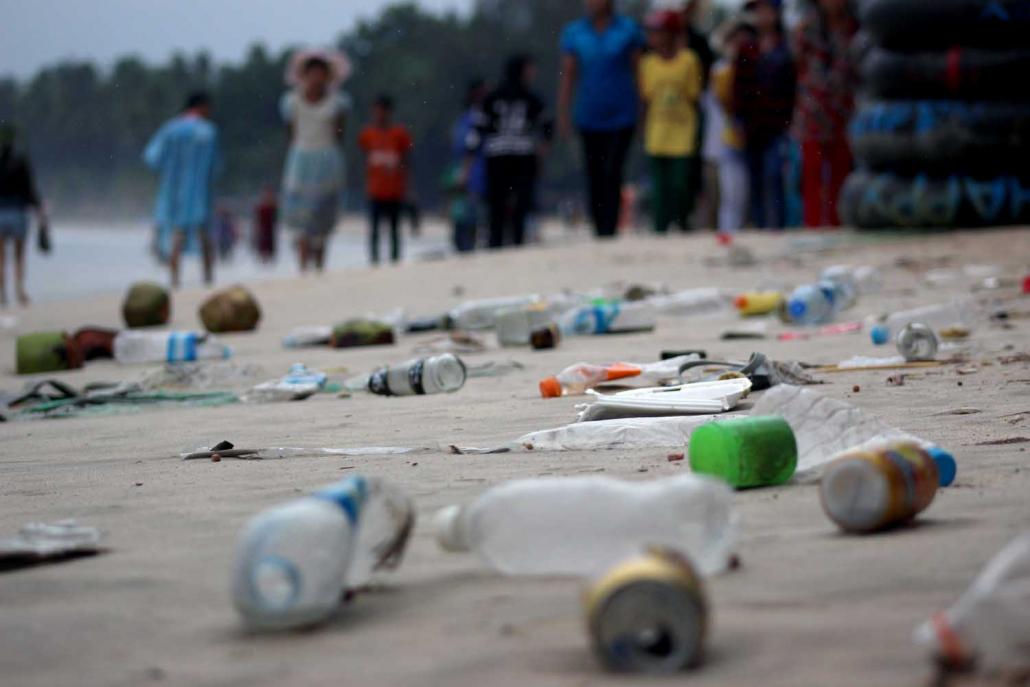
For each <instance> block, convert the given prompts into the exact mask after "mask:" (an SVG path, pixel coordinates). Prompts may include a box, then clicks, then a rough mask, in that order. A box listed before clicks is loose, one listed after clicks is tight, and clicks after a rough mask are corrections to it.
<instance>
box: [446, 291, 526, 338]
mask: <svg viewBox="0 0 1030 687" xmlns="http://www.w3.org/2000/svg"><path fill="white" fill-rule="evenodd" d="M543 304H544V299H543V298H542V297H540V296H538V295H527V296H508V297H502V298H484V299H480V300H474V301H467V302H465V303H462V304H461V305H459V306H458V307H456V308H454V309H453V310H451V311H450V312H449V313H447V324H448V325H449V327H448V328H449V329H460V330H464V331H475V330H480V329H493V327H494V326H495V325H496V321H497V314H498V313H499V312H501V311H503V310H506V309H510V308H519V307H527V306H532V305H543Z"/></svg>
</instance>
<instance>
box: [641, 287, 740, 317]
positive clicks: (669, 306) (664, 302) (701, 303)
mask: <svg viewBox="0 0 1030 687" xmlns="http://www.w3.org/2000/svg"><path fill="white" fill-rule="evenodd" d="M647 302H648V303H649V304H650V305H652V306H654V308H655V309H657V311H658V312H659V313H660V314H662V315H665V316H668V317H704V316H708V315H720V314H722V313H725V312H729V311H730V310H731V309H732V308H733V296H732V295H731V294H730V293H728V292H726V291H723V290H722V289H717V288H700V289H687V290H686V291H677V292H676V293H669V294H658V295H656V296H652V297H650V298H649V299H647Z"/></svg>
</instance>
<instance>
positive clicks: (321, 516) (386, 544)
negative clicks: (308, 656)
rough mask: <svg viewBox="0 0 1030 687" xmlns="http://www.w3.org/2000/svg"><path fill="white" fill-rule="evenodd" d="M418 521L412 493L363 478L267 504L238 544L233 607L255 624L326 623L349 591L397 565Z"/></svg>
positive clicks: (294, 625)
mask: <svg viewBox="0 0 1030 687" xmlns="http://www.w3.org/2000/svg"><path fill="white" fill-rule="evenodd" d="M414 524H415V509H414V506H413V504H412V502H411V500H410V499H409V498H408V497H407V496H405V495H404V494H403V493H402V492H400V491H399V490H398V489H396V488H394V487H393V486H391V485H389V484H388V483H386V482H383V481H380V480H378V479H369V478H364V477H352V478H349V479H346V480H344V481H342V482H339V483H337V484H335V485H333V486H331V487H328V488H326V489H323V490H321V491H318V492H315V493H314V494H312V495H311V496H308V497H305V498H302V499H298V500H296V501H292V502H290V503H286V504H283V505H281V506H277V507H275V508H271V509H269V510H267V511H264V512H263V513H260V514H258V515H257V516H255V517H254V518H252V519H251V521H250V522H249V523H248V524H247V525H246V527H245V528H244V530H243V532H242V534H241V535H240V539H239V543H238V545H237V548H236V561H235V563H234V564H233V572H232V597H233V602H234V604H235V606H236V610H237V611H238V612H239V613H240V616H241V617H242V618H243V621H244V623H245V624H246V625H247V626H248V627H249V628H251V629H255V630H284V629H292V628H301V627H307V626H312V625H317V624H320V623H322V622H325V621H326V620H328V619H330V618H331V617H333V616H334V615H335V614H336V613H337V611H338V610H339V609H340V597H341V594H342V593H343V592H344V591H345V590H348V589H356V588H360V587H362V586H364V585H365V584H366V583H367V582H368V580H369V578H370V577H371V575H372V573H373V572H375V571H377V570H385V569H393V568H396V567H397V566H398V565H399V564H400V562H401V559H402V557H403V554H404V550H405V548H406V546H407V543H408V538H409V536H410V534H411V531H412V529H413V527H414Z"/></svg>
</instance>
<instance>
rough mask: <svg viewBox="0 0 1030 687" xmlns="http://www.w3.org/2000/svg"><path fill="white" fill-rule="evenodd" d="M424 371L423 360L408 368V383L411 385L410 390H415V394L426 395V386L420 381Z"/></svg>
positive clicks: (422, 378) (424, 363)
mask: <svg viewBox="0 0 1030 687" xmlns="http://www.w3.org/2000/svg"><path fill="white" fill-rule="evenodd" d="M425 373H426V361H425V360H419V361H417V362H416V363H414V364H413V365H412V366H411V367H410V368H409V369H408V383H409V384H410V385H411V390H412V391H414V392H415V395H416V396H425V395H426V387H425V386H424V385H423V383H422V382H423V380H424V378H425Z"/></svg>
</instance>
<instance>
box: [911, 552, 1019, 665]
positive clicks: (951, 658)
mask: <svg viewBox="0 0 1030 687" xmlns="http://www.w3.org/2000/svg"><path fill="white" fill-rule="evenodd" d="M1028 638H1030V532H1028V533H1026V534H1023V535H1022V536H1020V537H1018V538H1017V539H1016V540H1015V541H1013V542H1012V543H1011V544H1009V545H1008V546H1007V547H1006V548H1005V549H1003V550H1002V551H1001V553H999V554H998V555H997V556H995V557H994V558H993V559H992V560H991V562H990V563H988V564H987V567H985V568H984V570H983V572H981V573H980V575H979V576H978V577H977V578H976V580H975V581H974V582H973V584H972V585H971V586H970V587H969V589H968V590H967V591H966V592H965V593H964V594H963V595H962V596H961V598H959V600H958V601H957V602H956V603H955V605H954V606H952V607H951V608H949V609H948V610H946V611H943V612H941V613H938V614H937V615H936V616H934V617H933V618H932V619H931V620H930V621H929V622H926V623H924V624H923V625H922V626H920V627H919V628H918V629H917V630H916V633H915V641H916V643H917V644H919V645H920V646H922V647H924V648H926V649H927V650H928V651H930V652H931V653H932V655H933V657H934V658H935V659H936V660H937V661H938V662H940V663H943V665H944V666H945V667H947V668H951V669H956V670H965V669H969V668H971V667H975V668H976V669H978V670H980V671H982V672H984V673H987V674H994V673H1001V672H1010V673H1012V674H1013V675H1015V674H1018V672H1019V671H1025V670H1027V669H1030V651H1028V650H1027V639H1028ZM1013 684H1015V683H1013Z"/></svg>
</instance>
